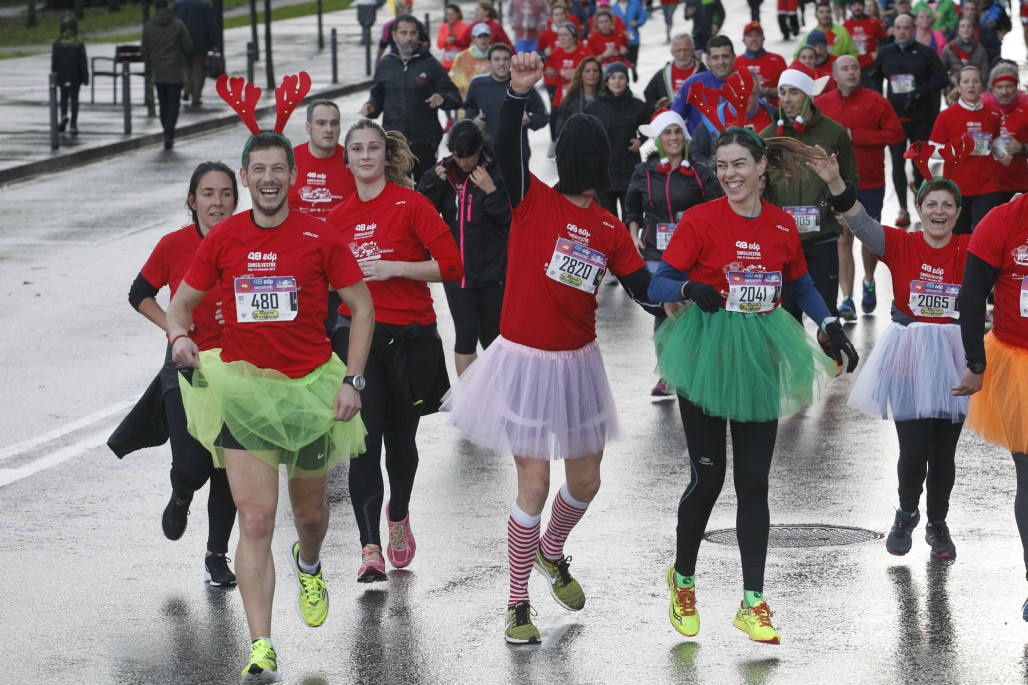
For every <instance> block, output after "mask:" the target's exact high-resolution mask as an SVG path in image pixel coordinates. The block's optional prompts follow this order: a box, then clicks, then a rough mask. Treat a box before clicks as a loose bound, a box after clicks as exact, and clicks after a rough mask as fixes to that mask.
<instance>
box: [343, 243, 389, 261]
mask: <svg viewBox="0 0 1028 685" xmlns="http://www.w3.org/2000/svg"><path fill="white" fill-rule="evenodd" d="M350 252H352V253H353V256H354V258H355V259H356V260H357V261H358V262H364V261H368V260H369V259H381V258H382V255H381V250H379V249H378V243H376V242H375V241H374V240H369V241H368V242H366V243H363V244H361V243H350Z"/></svg>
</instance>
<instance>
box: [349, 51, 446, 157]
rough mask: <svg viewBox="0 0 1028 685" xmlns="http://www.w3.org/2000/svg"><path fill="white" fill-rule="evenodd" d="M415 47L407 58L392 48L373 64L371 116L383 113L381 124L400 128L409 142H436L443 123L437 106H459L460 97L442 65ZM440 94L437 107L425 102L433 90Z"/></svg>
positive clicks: (387, 128)
mask: <svg viewBox="0 0 1028 685" xmlns="http://www.w3.org/2000/svg"><path fill="white" fill-rule="evenodd" d="M423 50H424V48H422V47H418V48H417V49H416V50H415V52H414V54H413V55H411V56H410V58H409V59H408V60H407V61H404V60H403V58H402V57H400V55H399V54H398V53H397V52H396V50H395V48H393V49H392V50H390V51H389V52H387V53H386V54H385V55H383V56H382V59H381V60H379V62H378V66H377V67H375V77H374V82H373V83H372V85H371V97H370V98H369V102H371V105H372V107H373V108H374V112H373V113H372V117H376V116H378V115H379V114H380V113H381V114H382V128H384V129H385V130H387V131H390V130H395V131H400V132H401V133H403V134H404V135H405V136H407V142H408V143H410V144H411V145H439V141H440V140H442V138H443V127H442V126H440V125H439V109H459V108H460V106H461V104H462V103H463V100H462V98H461V95H460V90H458V89H457V86H455V85H454V84H453V81H451V80H450V77H449V76H448V75H447V74H446V70H445V69H443V65H441V64H439V61H438V60H437V59H436V58H435V57H433V56H432V55H431V54H428V53H427V52H423ZM435 93H438V94H439V95H441V96H442V98H443V104H442V105H440V106H439V108H435V107H432V106H430V105H429V104H427V103H426V102H425V100H427V99H428V98H429V97H431V96H432V95H433V94H435Z"/></svg>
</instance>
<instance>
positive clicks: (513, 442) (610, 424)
mask: <svg viewBox="0 0 1028 685" xmlns="http://www.w3.org/2000/svg"><path fill="white" fill-rule="evenodd" d="M442 409H443V411H449V412H451V415H450V418H449V423H450V424H452V425H454V426H456V427H457V428H458V429H459V430H460V432H461V433H462V434H463V435H464V437H465V438H467V439H468V440H470V441H472V442H474V443H475V444H477V445H481V446H482V447H488V448H489V449H491V450H497V451H504V450H509V451H510V452H512V453H513V454H515V455H517V456H520V457H533V458H536V459H561V458H567V459H575V458H578V457H584V456H586V455H589V454H597V453H599V452H602V451H603V448H604V445H606V443H607V440H612V439H615V438H617V436H618V433H619V428H618V420H617V411H616V410H615V408H614V396H613V395H612V394H611V392H610V384H609V383H608V382H607V372H606V371H605V370H604V368H603V356H602V355H601V354H600V348H599V346H598V345H597V344H596V343H595V342H591V343H589V344H588V345H586V346H585V347H582V348H580V349H577V350H566V351H558V352H551V351H548V350H538V349H535V348H532V347H525V346H524V345H519V344H517V343H513V342H511V341H509V340H506V339H504V338H503V337H502V336H500V337H498V338H496V340H494V341H493V343H492V344H491V345H489V347H488V348H487V349H486V350H485V352H483V353H482V355H481V356H480V357H479V358H478V359H477V360H475V362H474V363H473V364H472V365H471V366H470V367H468V370H467V371H465V372H464V375H462V376H461V377H460V379H459V380H458V381H457V383H456V384H454V386H453V387H452V388H451V389H450V391H449V392H448V393H447V394H446V396H445V397H444V398H443V407H442Z"/></svg>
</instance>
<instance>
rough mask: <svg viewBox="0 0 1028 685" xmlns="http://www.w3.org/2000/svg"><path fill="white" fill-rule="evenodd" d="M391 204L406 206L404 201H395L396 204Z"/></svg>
mask: <svg viewBox="0 0 1028 685" xmlns="http://www.w3.org/2000/svg"><path fill="white" fill-rule="evenodd" d="M393 204H397V205H405V204H407V201H406V200H397V201H396V202H394V203H393Z"/></svg>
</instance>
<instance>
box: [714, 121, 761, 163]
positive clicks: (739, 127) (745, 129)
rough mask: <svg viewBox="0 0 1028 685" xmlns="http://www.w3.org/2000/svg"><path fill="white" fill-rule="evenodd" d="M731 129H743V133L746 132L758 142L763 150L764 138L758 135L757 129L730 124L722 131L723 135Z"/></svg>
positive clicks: (758, 145)
mask: <svg viewBox="0 0 1028 685" xmlns="http://www.w3.org/2000/svg"><path fill="white" fill-rule="evenodd" d="M729 131H741V132H742V133H745V134H746V135H748V136H749V137H750V138H752V139H753V142H755V143H756V144H757V147H759V148H760V149H761V150H763V149H764V147H765V146H764V139H763V138H761V137H760V136H758V135H757V133H756V131H754V130H753V129H751V128H746V127H745V126H729V127H728V128H726V129H725V130H724V131H722V132H721V133H722V135H723V134H725V133H728V132H729ZM758 161H759V160H758Z"/></svg>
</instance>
